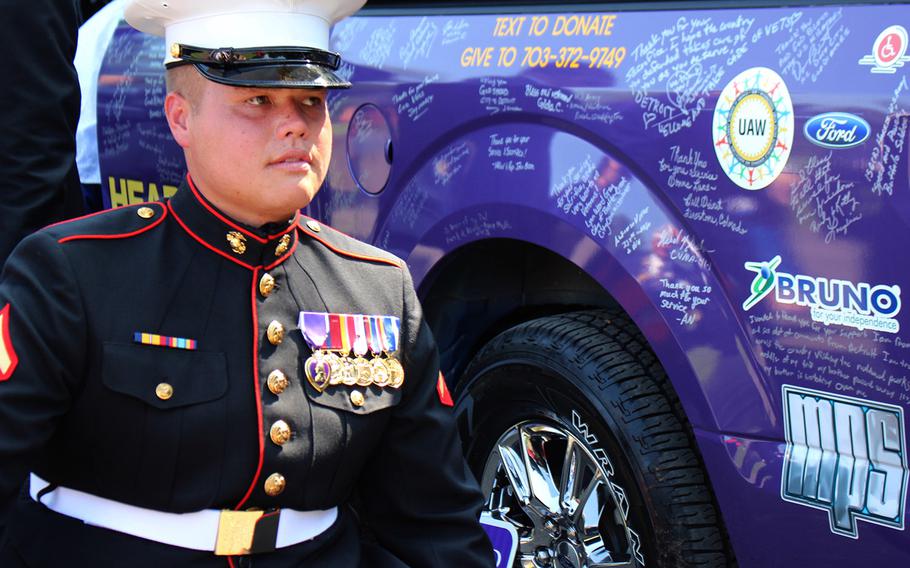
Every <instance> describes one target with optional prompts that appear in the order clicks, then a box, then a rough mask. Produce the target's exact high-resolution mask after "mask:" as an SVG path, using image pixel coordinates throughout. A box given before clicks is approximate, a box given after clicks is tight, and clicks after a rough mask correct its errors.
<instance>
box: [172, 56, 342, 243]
mask: <svg viewBox="0 0 910 568" xmlns="http://www.w3.org/2000/svg"><path fill="white" fill-rule="evenodd" d="M193 74H194V75H195V77H193V78H192V80H194V81H200V82H201V85H199V87H200V88H198V89H197V92H196V93H194V95H193V96H192V99H193V100H192V101H189V100H186V99H183V97H181V96H180V95H177V94H175V93H170V94H169V95H168V98H169V99H171V98H172V97H180V99H183V100H182V101H180V100H178V101H176V102H174V101H170V102H169V103H166V106H165V108H166V111H167V114H168V118H169V120H170V122H171V130H172V131H173V133H174V137H175V139H177V142H178V143H179V144H180V145H181V146H183V148H184V150H185V153H186V160H187V166H188V168H189V171H190V175H191V176H192V178H193V181H194V182H195V183H196V185H197V187H198V188H199V189H200V190H201V191H202V192H203V194H204V195H205V196H206V197H207V198H208V199H209V200H210V201H212V203H214V204H215V205H216V206H217V207H218V208H220V209H221V210H223V211H224V212H225V213H227V214H228V215H231V216H232V217H234V218H235V219H237V220H239V221H242V222H244V223H247V224H250V225H254V226H258V225H261V224H263V223H267V222H271V221H282V220H285V219H287V218H288V217H290V216H291V215H293V213H294V212H295V211H297V210H298V209H300V208H302V207H304V206H306V205H307V204H308V203H309V202H310V201H311V200H312V199H313V196H315V195H316V192H317V191H318V190H319V187H320V186H321V185H322V182H323V180H324V179H325V175H326V171H327V169H328V165H329V160H330V159H331V157H332V123H331V121H330V120H329V113H328V109H327V107H326V94H327V93H326V90H325V89H266V88H245V87H229V86H226V85H220V84H218V83H214V82H211V81H207V80H205V79H203V78H202V77H201V76H199V75H198V74H195V72H194V73H193ZM182 107H185V108H182ZM181 109H182V110H181ZM181 113H183V114H181ZM172 115H173V116H172ZM175 123H176V124H175Z"/></svg>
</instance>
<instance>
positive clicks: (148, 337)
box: [133, 331, 198, 351]
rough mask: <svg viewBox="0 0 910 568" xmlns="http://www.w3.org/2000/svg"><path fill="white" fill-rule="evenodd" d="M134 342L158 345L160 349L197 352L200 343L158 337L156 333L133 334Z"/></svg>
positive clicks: (138, 332) (181, 338)
mask: <svg viewBox="0 0 910 568" xmlns="http://www.w3.org/2000/svg"><path fill="white" fill-rule="evenodd" d="M133 342H135V343H141V344H142V345H157V346H159V347H170V348H173V349H188V350H190V351H195V350H196V349H197V347H198V342H197V341H196V340H195V339H188V338H186V337H171V336H169V335H158V334H156V333H144V332H141V331H136V332H133Z"/></svg>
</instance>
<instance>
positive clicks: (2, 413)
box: [0, 232, 86, 533]
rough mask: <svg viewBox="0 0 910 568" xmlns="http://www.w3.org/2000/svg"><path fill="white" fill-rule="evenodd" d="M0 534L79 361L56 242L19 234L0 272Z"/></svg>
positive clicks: (75, 299) (68, 280)
mask: <svg viewBox="0 0 910 568" xmlns="http://www.w3.org/2000/svg"><path fill="white" fill-rule="evenodd" d="M0 314H2V321H0V377H3V380H2V381H0V515H2V516H0V533H2V530H3V528H4V527H5V524H6V513H7V512H8V510H9V507H10V505H11V503H12V502H13V500H14V498H15V497H16V495H17V494H18V491H19V489H20V488H21V486H22V483H23V482H24V480H25V478H26V476H27V474H28V472H29V471H30V469H31V467H32V465H33V464H34V463H35V459H36V457H37V456H38V453H39V452H40V451H41V449H42V448H43V447H44V446H45V445H46V444H47V442H48V440H50V438H51V436H52V435H53V432H54V428H55V425H56V423H57V421H58V419H59V418H60V416H62V415H63V414H64V413H65V412H66V410H67V409H68V408H69V406H70V400H71V398H72V392H73V391H74V389H75V388H76V381H77V379H76V377H78V376H80V375H81V371H82V367H83V363H84V360H85V352H86V345H85V332H84V326H85V317H84V314H83V310H82V301H81V298H80V295H79V293H78V287H77V285H76V283H75V282H74V279H73V277H72V272H71V270H70V266H69V262H68V260H67V259H66V258H64V256H63V254H62V251H61V249H60V245H58V244H57V242H56V241H55V240H54V239H53V238H52V237H51V236H49V235H48V234H47V233H45V232H39V233H36V234H34V235H32V236H30V237H28V238H26V239H25V240H24V241H23V242H22V244H21V245H20V246H19V247H18V248H17V249H16V251H15V252H14V253H13V254H12V255H11V256H10V258H9V260H8V261H7V263H6V266H5V267H4V269H3V274H2V276H0Z"/></svg>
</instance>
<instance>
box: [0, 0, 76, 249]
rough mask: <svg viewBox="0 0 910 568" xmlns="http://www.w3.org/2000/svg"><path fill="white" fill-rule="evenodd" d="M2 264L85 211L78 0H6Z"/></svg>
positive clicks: (0, 135)
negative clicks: (32, 237) (33, 236)
mask: <svg viewBox="0 0 910 568" xmlns="http://www.w3.org/2000/svg"><path fill="white" fill-rule="evenodd" d="M0 14H3V17H2V18H0V52H2V53H4V71H5V73H6V74H5V76H4V78H3V82H2V84H0V265H2V264H3V263H5V262H6V258H7V257H8V256H9V254H10V253H11V252H12V250H13V248H15V246H16V245H17V244H18V243H19V241H20V240H22V239H23V238H24V237H25V236H26V235H28V234H30V233H33V232H34V231H36V230H38V229H40V228H42V227H44V226H46V225H49V224H51V223H55V222H57V221H60V220H62V219H66V218H70V217H74V216H77V215H80V214H81V213H82V211H83V205H82V192H81V189H80V187H79V177H78V175H77V173H76V159H75V156H76V139H75V136H76V123H77V120H78V117H79V82H78V80H77V78H76V69H75V67H74V66H73V58H74V56H75V54H76V37H77V31H78V29H79V24H80V23H81V16H80V9H79V3H78V1H77V0H32V1H30V2H22V0H0Z"/></svg>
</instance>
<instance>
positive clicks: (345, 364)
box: [339, 356, 357, 387]
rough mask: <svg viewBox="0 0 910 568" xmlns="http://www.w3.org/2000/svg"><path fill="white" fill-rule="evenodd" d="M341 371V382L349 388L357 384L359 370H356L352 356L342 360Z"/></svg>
mask: <svg viewBox="0 0 910 568" xmlns="http://www.w3.org/2000/svg"><path fill="white" fill-rule="evenodd" d="M340 360H341V362H340V363H339V369H340V371H339V372H340V373H341V382H342V384H345V385H347V386H349V387H352V386H354V385H356V384H357V369H355V368H354V360H353V359H351V357H350V356H345V357H341V358H340Z"/></svg>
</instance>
